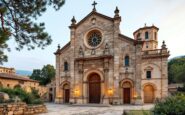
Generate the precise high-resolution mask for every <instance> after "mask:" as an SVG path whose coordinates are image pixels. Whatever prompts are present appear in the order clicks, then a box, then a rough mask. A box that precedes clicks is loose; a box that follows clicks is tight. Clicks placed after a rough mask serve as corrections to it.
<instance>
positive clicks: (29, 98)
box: [0, 88, 43, 104]
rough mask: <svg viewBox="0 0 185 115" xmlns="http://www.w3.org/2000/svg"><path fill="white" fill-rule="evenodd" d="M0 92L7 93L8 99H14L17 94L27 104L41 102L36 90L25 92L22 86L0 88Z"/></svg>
mask: <svg viewBox="0 0 185 115" xmlns="http://www.w3.org/2000/svg"><path fill="white" fill-rule="evenodd" d="M0 92H5V93H7V94H8V95H9V97H10V100H14V101H15V98H16V96H18V97H19V98H20V99H21V101H22V102H25V103H27V104H42V103H43V102H42V100H41V99H40V97H39V95H38V91H36V90H33V91H32V92H31V93H28V92H26V91H25V90H23V89H22V88H15V89H11V88H0Z"/></svg>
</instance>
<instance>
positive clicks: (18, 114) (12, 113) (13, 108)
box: [0, 103, 47, 115]
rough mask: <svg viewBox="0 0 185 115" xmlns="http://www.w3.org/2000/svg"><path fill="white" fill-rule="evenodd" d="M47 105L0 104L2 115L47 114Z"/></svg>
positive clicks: (0, 113)
mask: <svg viewBox="0 0 185 115" xmlns="http://www.w3.org/2000/svg"><path fill="white" fill-rule="evenodd" d="M46 112H47V108H46V106H45V105H32V106H28V105H27V104H25V103H8V104H0V115H34V114H39V113H46Z"/></svg>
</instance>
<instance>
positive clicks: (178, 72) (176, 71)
mask: <svg viewBox="0 0 185 115" xmlns="http://www.w3.org/2000/svg"><path fill="white" fill-rule="evenodd" d="M168 80H169V83H185V56H178V57H175V58H172V59H170V60H169V62H168Z"/></svg>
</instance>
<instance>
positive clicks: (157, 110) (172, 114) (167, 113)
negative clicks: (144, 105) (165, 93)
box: [153, 93, 185, 115]
mask: <svg viewBox="0 0 185 115" xmlns="http://www.w3.org/2000/svg"><path fill="white" fill-rule="evenodd" d="M153 112H154V115H185V94H182V93H181V94H177V95H174V96H171V97H167V98H166V99H165V100H163V101H160V102H157V103H156V105H155V107H154V111H153Z"/></svg>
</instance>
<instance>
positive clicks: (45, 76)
mask: <svg viewBox="0 0 185 115" xmlns="http://www.w3.org/2000/svg"><path fill="white" fill-rule="evenodd" d="M30 78H31V79H33V80H37V81H39V82H40V85H46V84H48V83H50V82H51V80H52V79H54V78H55V68H54V66H53V65H49V64H48V65H45V66H43V68H42V69H34V70H33V73H32V75H31V76H30Z"/></svg>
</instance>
